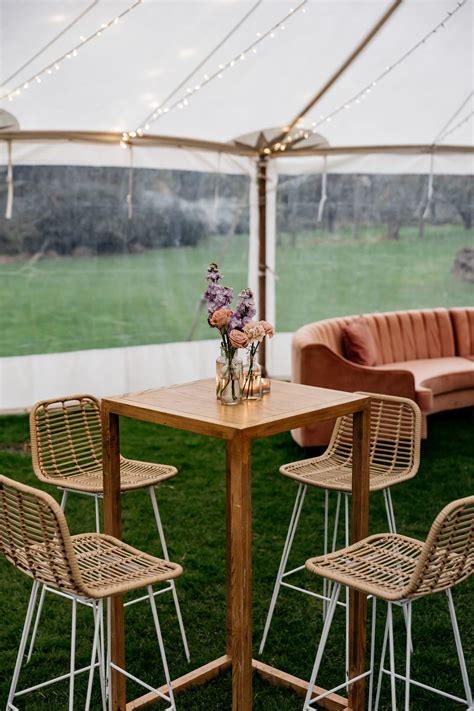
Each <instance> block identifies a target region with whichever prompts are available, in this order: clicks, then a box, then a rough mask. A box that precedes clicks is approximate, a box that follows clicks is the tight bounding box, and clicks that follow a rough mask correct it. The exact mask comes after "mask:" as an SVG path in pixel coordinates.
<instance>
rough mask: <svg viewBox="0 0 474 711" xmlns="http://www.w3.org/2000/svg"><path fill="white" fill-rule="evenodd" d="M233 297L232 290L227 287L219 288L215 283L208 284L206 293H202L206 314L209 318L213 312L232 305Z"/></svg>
mask: <svg viewBox="0 0 474 711" xmlns="http://www.w3.org/2000/svg"><path fill="white" fill-rule="evenodd" d="M233 296H234V290H233V289H230V288H229V287H227V286H221V285H220V284H216V283H215V282H210V283H209V286H208V287H207V289H206V291H205V292H204V298H205V300H206V301H207V312H208V314H209V316H212V314H213V313H214V311H217V309H221V308H223V307H227V306H229V305H230V304H231V303H232V299H233Z"/></svg>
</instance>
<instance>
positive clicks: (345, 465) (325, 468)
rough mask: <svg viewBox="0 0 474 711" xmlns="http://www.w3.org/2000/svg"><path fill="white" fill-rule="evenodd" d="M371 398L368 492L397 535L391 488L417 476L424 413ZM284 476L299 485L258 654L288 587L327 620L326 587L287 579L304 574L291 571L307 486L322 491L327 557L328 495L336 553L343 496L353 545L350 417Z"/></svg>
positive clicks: (397, 401) (387, 398)
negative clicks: (377, 495) (315, 604)
mask: <svg viewBox="0 0 474 711" xmlns="http://www.w3.org/2000/svg"><path fill="white" fill-rule="evenodd" d="M359 394H361V395H370V398H371V412H370V492H371V493H372V492H374V491H383V494H384V501H385V508H386V512H387V520H388V527H389V531H391V532H392V533H396V527H395V515H394V512H393V505H392V498H391V494H390V487H391V486H393V485H394V484H399V483H401V482H403V481H407V480H408V479H411V478H412V477H414V476H415V474H416V473H417V471H418V468H419V465H420V442H421V412H420V409H419V407H418V406H417V405H416V404H415V403H414V402H413V401H412V400H408V399H407V398H402V397H395V396H391V395H380V394H374V393H359ZM280 473H281V474H283V475H284V476H286V477H289V478H290V479H294V480H295V481H297V482H298V490H297V493H296V499H295V503H294V506H293V512H292V515H291V519H290V523H289V526H288V532H287V535H286V540H285V545H284V546H283V552H282V556H281V560H280V566H279V568H278V573H277V576H276V580H275V585H274V588H273V595H272V599H271V602H270V607H269V609H268V613H267V618H266V621H265V627H264V631H263V636H262V641H261V643H260V649H259V653H260V654H262V652H263V649H264V647H265V643H266V640H267V636H268V632H269V630H270V624H271V621H272V617H273V613H274V611H275V606H276V603H277V599H278V595H279V592H280V588H281V587H282V586H283V587H286V588H290V589H292V590H296V591H298V592H302V593H305V594H306V595H311V596H313V597H317V598H320V599H322V600H323V611H324V616H326V613H327V603H328V601H329V596H330V587H329V586H328V585H327V584H326V580H324V582H323V586H324V587H323V593H322V595H321V594H319V593H315V592H313V591H310V590H306V589H305V588H302V587H299V586H297V585H293V584H291V583H289V582H287V580H286V579H287V578H288V577H289V576H291V575H294V574H295V573H298V572H300V571H301V570H303V569H304V566H303V565H300V566H298V567H297V568H293V569H292V570H287V569H286V568H287V563H288V557H289V555H290V552H291V548H292V545H293V540H294V537H295V533H296V529H297V527H298V523H299V520H300V515H301V510H302V507H303V503H304V499H305V496H306V492H307V490H308V487H313V488H316V489H324V492H325V497H324V536H323V548H324V553H325V554H326V553H328V538H329V531H328V529H329V492H330V491H336V492H337V502H336V513H335V521H334V531H333V537H332V548H331V550H333V551H334V550H335V548H336V541H337V532H338V524H339V511H340V504H341V495H343V496H344V518H345V526H344V528H345V545H346V546H348V545H349V496H350V494H351V493H352V416H344V417H340V418H338V420H337V421H336V425H335V427H334V431H333V434H332V437H331V441H330V443H329V445H328V447H327V449H326V451H325V452H324V453H323V454H322V455H320V456H319V457H312V458H311V459H303V460H300V461H298V462H291V463H290V464H284V465H283V466H282V467H280ZM347 599H348V592H347V591H346V601H345V602H339V603H338V604H340V605H343V606H345V608H346V626H347V631H348V630H349V607H348V604H347ZM348 657H349V636H348V634H346V663H348Z"/></svg>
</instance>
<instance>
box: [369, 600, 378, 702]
mask: <svg viewBox="0 0 474 711" xmlns="http://www.w3.org/2000/svg"><path fill="white" fill-rule="evenodd" d="M376 624H377V598H376V597H375V595H373V596H372V630H371V634H370V677H369V706H368V708H369V711H372V697H373V694H374V664H375V629H376Z"/></svg>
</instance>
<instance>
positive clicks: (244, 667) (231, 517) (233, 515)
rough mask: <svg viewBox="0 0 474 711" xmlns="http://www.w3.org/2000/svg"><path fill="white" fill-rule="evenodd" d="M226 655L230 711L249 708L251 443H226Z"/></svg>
mask: <svg viewBox="0 0 474 711" xmlns="http://www.w3.org/2000/svg"><path fill="white" fill-rule="evenodd" d="M227 654H228V655H229V656H231V658H232V710H233V711H249V710H250V709H251V708H252V491H251V441H250V440H249V439H248V438H246V437H245V436H244V435H242V434H240V433H239V434H237V435H235V437H234V438H233V439H231V440H229V441H228V443H227Z"/></svg>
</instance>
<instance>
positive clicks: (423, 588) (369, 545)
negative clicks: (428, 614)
mask: <svg viewBox="0 0 474 711" xmlns="http://www.w3.org/2000/svg"><path fill="white" fill-rule="evenodd" d="M306 568H307V570H309V571H310V572H312V573H316V574H317V575H321V576H322V577H325V578H329V579H331V580H334V581H336V582H338V583H341V585H348V586H349V587H351V588H354V589H356V590H360V591H361V592H365V593H368V594H371V595H375V596H377V597H379V598H382V599H384V600H392V601H394V600H396V601H400V600H406V599H413V598H416V597H421V596H422V595H429V594H431V593H434V592H439V591H441V590H447V589H448V588H451V587H453V586H454V585H456V584H457V583H460V582H461V581H462V580H465V579H466V578H468V577H469V576H470V575H471V574H472V573H473V571H474V496H470V497H467V498H465V499H459V500H457V501H454V502H453V503H451V504H449V505H448V506H446V507H445V508H444V509H443V510H442V511H441V513H440V514H439V515H438V516H437V518H436V519H435V521H434V522H433V525H432V526H431V529H430V532H429V534H428V537H427V539H426V541H425V542H424V543H423V542H421V541H418V540H416V539H414V538H408V537H406V536H401V535H398V534H391V533H390V534H380V535H374V536H369V538H366V539H364V540H363V541H359V542H358V543H356V544H354V545H353V546H349V547H348V548H344V549H342V550H339V551H336V552H335V553H330V554H329V555H326V556H320V557H317V558H311V559H309V560H308V561H306Z"/></svg>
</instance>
